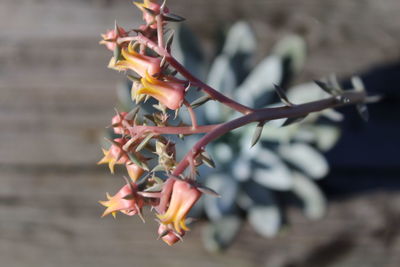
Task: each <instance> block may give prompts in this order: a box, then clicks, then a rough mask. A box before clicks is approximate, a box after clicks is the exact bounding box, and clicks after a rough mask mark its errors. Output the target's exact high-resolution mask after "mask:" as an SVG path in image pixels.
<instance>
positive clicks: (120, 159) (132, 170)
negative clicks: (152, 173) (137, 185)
mask: <svg viewBox="0 0 400 267" xmlns="http://www.w3.org/2000/svg"><path fill="white" fill-rule="evenodd" d="M126 142H127V141H126V140H125V139H123V138H116V139H114V142H113V144H112V145H111V146H110V149H109V150H105V149H103V154H104V157H103V158H102V159H101V160H100V161H99V162H98V163H97V164H98V165H100V164H108V167H109V168H110V171H111V173H112V174H113V173H114V168H115V165H116V164H121V165H125V167H126V169H127V171H128V174H129V177H130V178H131V179H132V181H134V182H135V181H137V179H139V177H140V176H142V174H143V173H144V170H143V168H141V167H139V166H137V165H136V164H135V163H133V162H132V161H131V160H130V159H129V156H128V154H127V153H126V152H125V151H123V150H122V146H123V145H124V144H126Z"/></svg>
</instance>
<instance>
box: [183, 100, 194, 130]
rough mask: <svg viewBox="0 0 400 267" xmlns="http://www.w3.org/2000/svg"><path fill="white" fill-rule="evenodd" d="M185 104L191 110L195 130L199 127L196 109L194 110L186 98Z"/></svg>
mask: <svg viewBox="0 0 400 267" xmlns="http://www.w3.org/2000/svg"><path fill="white" fill-rule="evenodd" d="M183 104H184V105H185V106H186V108H187V109H188V111H189V115H190V120H191V121H192V128H193V130H196V129H197V127H198V124H197V118H196V113H195V112H194V110H193V108H192V106H191V105H190V103H189V102H187V100H185V101H184V102H183Z"/></svg>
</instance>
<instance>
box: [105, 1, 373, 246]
mask: <svg viewBox="0 0 400 267" xmlns="http://www.w3.org/2000/svg"><path fill="white" fill-rule="evenodd" d="M136 6H137V7H138V8H139V9H140V11H141V12H143V20H144V23H145V24H143V25H141V26H140V27H139V28H138V29H134V30H130V31H125V30H124V29H122V28H118V27H116V29H117V30H114V31H109V32H107V33H106V34H105V35H103V41H102V42H101V43H102V44H105V45H106V46H107V48H108V49H110V50H114V56H113V58H112V60H111V64H110V67H112V68H113V69H116V70H118V71H124V72H133V74H134V75H130V74H128V77H129V79H131V80H133V86H132V92H131V94H132V97H133V99H134V100H136V102H137V103H138V104H139V106H140V103H141V102H142V101H146V100H147V99H149V98H153V99H154V100H156V101H158V104H157V105H154V108H155V111H154V112H153V113H150V114H144V115H143V114H142V111H140V110H139V108H136V109H134V110H133V111H131V112H129V113H127V112H117V115H115V116H114V117H113V118H112V120H111V126H112V129H113V131H114V134H115V135H118V136H119V137H118V138H115V139H113V140H111V141H110V143H111V146H110V148H109V149H108V150H107V149H104V150H103V152H104V157H103V158H102V159H101V160H100V161H99V163H98V164H106V163H107V164H108V165H109V168H110V171H111V173H114V166H115V165H117V164H119V165H124V166H125V168H126V171H127V172H128V174H129V177H130V181H127V184H126V185H124V186H123V187H122V188H121V189H120V190H119V192H118V193H117V194H116V195H114V196H109V195H108V194H107V200H106V201H101V202H100V203H101V204H102V205H103V206H105V207H106V210H105V212H104V214H103V216H105V215H108V214H112V215H113V216H115V214H116V213H117V212H121V213H123V214H126V215H128V216H133V215H139V216H140V217H141V218H143V217H142V209H143V207H145V206H150V207H152V208H154V210H155V211H156V213H157V214H156V217H157V218H158V220H159V223H160V225H159V229H158V234H159V238H161V239H162V240H163V241H164V242H166V243H167V244H168V245H172V244H175V243H177V242H179V241H181V240H182V238H183V236H184V235H185V233H186V232H188V231H189V227H188V226H187V225H186V223H187V221H186V219H187V215H188V213H189V211H190V209H191V208H192V207H193V206H194V205H195V203H196V202H197V201H198V200H199V198H200V197H201V196H202V194H203V193H210V194H212V195H216V194H215V192H214V191H213V190H211V189H207V188H205V187H202V186H200V185H199V184H198V183H197V181H196V178H197V175H198V167H199V166H200V165H202V164H207V165H210V166H213V165H214V163H213V161H212V159H211V158H210V157H209V156H208V155H206V153H205V151H206V147H207V145H208V144H209V143H211V142H212V141H214V140H215V139H217V138H219V137H221V136H223V135H225V134H227V133H229V132H231V131H232V130H234V129H237V128H239V127H242V126H245V125H247V124H250V123H258V125H261V126H260V127H262V126H263V124H264V122H266V121H270V120H276V119H282V118H287V119H295V118H300V117H305V116H307V115H308V114H310V113H313V112H319V111H322V110H324V109H329V108H335V107H340V106H344V105H362V104H364V103H366V102H367V95H366V93H365V91H364V90H350V91H341V90H333V89H332V88H330V87H329V86H327V85H326V84H323V83H319V84H318V85H320V86H321V87H322V89H324V90H325V91H327V92H328V93H330V94H331V97H329V98H326V99H322V100H318V101H314V102H309V103H305V104H299V105H295V104H292V103H291V102H290V101H289V100H288V99H287V97H286V96H285V94H284V92H283V90H281V89H280V88H278V87H277V88H276V89H277V93H278V95H279V97H280V98H281V100H282V103H283V106H281V107H273V108H261V109H255V108H251V107H248V106H246V105H243V104H241V103H239V102H237V101H236V100H234V99H232V98H229V97H227V96H225V95H224V94H222V93H220V92H218V91H217V90H216V89H214V88H212V87H210V86H209V85H207V84H205V83H204V82H202V81H201V80H199V79H198V78H197V77H195V76H194V75H192V74H191V73H190V72H189V71H188V70H187V69H186V68H185V67H184V66H182V65H181V64H180V63H179V62H178V61H177V60H176V59H175V58H174V57H173V55H172V54H171V52H170V48H169V46H170V42H169V41H167V44H165V41H164V34H165V30H166V26H167V25H168V22H171V21H174V22H179V21H182V20H183V18H182V17H179V16H177V15H174V14H172V13H169V10H168V8H167V7H166V6H165V1H164V2H163V3H162V4H160V3H159V2H158V1H157V0H144V1H143V3H136ZM133 33H134V35H131V34H133ZM170 40H171V39H170ZM136 48H138V49H136ZM116 55H117V56H116ZM170 68H172V69H173V72H171V69H170ZM177 73H179V74H180V75H181V76H182V77H183V79H182V78H181V77H175V75H176V74H177ZM266 75H268V74H266ZM138 76H139V77H138ZM193 87H196V88H199V89H200V90H202V91H203V92H204V93H205V94H206V97H207V98H206V99H205V100H204V101H200V102H199V103H196V108H197V107H199V106H202V105H206V103H207V101H208V100H213V101H217V102H219V103H220V104H222V105H225V106H228V107H229V108H231V109H232V110H234V111H238V112H239V113H241V115H240V116H239V117H238V118H235V119H232V120H230V121H227V122H223V123H219V124H210V125H200V124H199V122H198V120H197V117H196V113H195V111H194V109H193V107H192V105H191V104H190V103H189V101H188V100H187V94H188V92H189V91H190V90H193ZM139 106H138V107H139ZM182 106H185V107H186V109H187V112H188V115H189V117H190V120H191V125H185V124H183V123H179V124H178V125H177V123H176V120H175V119H173V118H172V117H171V111H175V112H176V114H177V112H178V111H179V110H180V108H181V107H182ZM193 106H194V105H193ZM195 134H204V135H203V136H202V137H201V138H200V139H199V141H198V142H197V143H196V144H195V145H194V146H193V147H192V148H191V149H190V150H189V151H188V152H187V154H186V155H185V156H184V157H183V158H181V159H180V160H179V159H177V155H176V148H175V143H174V142H173V140H172V139H169V138H168V135H177V136H179V137H183V136H184V135H195ZM255 142H257V139H256V140H255ZM149 155H152V156H149ZM153 155H155V156H153ZM187 169H188V172H187V173H185V172H186V170H187ZM159 176H162V177H164V178H163V179H162V178H159Z"/></svg>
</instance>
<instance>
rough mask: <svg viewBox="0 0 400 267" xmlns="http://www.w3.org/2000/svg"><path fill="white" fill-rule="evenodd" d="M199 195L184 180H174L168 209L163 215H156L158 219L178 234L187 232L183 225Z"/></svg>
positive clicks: (195, 189)
mask: <svg viewBox="0 0 400 267" xmlns="http://www.w3.org/2000/svg"><path fill="white" fill-rule="evenodd" d="M201 194H202V193H201V192H200V191H199V190H198V189H197V187H196V186H195V185H193V184H191V183H189V182H187V181H184V180H175V182H174V184H173V187H172V192H171V199H170V201H169V206H168V209H167V211H166V212H165V213H163V214H158V215H157V217H158V219H160V222H161V223H162V224H164V225H166V226H171V227H172V226H173V228H174V230H175V232H176V233H178V234H180V233H182V231H189V228H188V227H187V226H186V223H185V221H186V216H187V214H188V213H189V211H190V209H191V208H192V207H193V205H194V204H195V203H196V202H197V200H198V199H199V198H200V197H201Z"/></svg>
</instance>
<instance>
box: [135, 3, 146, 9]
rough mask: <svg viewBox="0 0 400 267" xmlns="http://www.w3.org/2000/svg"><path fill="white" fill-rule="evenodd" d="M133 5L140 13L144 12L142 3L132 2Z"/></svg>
mask: <svg viewBox="0 0 400 267" xmlns="http://www.w3.org/2000/svg"><path fill="white" fill-rule="evenodd" d="M133 4H134V5H135V6H136V7H137V8H139V9H140V10H141V11H143V10H144V7H146V6H145V5H144V3H139V2H135V1H134V2H133Z"/></svg>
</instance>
